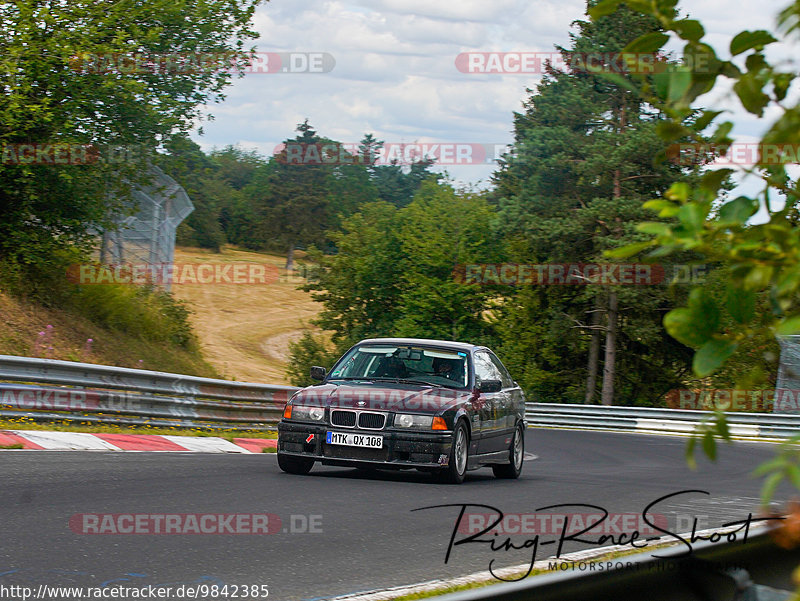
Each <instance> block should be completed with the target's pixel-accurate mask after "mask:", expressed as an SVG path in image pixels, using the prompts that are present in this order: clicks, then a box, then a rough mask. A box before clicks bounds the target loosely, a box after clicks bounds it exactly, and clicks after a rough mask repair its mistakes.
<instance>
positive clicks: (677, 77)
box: [667, 70, 692, 102]
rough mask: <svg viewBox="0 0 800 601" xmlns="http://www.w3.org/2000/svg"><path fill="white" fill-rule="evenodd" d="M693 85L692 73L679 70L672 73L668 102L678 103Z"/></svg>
mask: <svg viewBox="0 0 800 601" xmlns="http://www.w3.org/2000/svg"><path fill="white" fill-rule="evenodd" d="M691 83H692V73H691V72H690V71H684V70H677V71H673V72H672V73H670V78H669V95H668V96H667V100H669V101H670V102H677V101H678V100H680V99H681V98H683V96H684V95H685V94H686V90H688V89H689V86H690V85H691Z"/></svg>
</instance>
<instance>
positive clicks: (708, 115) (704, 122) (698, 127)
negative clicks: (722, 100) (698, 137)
mask: <svg viewBox="0 0 800 601" xmlns="http://www.w3.org/2000/svg"><path fill="white" fill-rule="evenodd" d="M721 114H722V111H703V112H702V114H701V115H700V117H698V118H697V119H696V120H695V122H694V124H693V125H694V130H695V131H703V130H704V129H705V128H706V127H708V126H709V125H710V124H711V122H712V121H713V120H714V119H716V118H717V116H719V115H721Z"/></svg>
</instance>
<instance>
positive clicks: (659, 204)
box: [642, 199, 680, 217]
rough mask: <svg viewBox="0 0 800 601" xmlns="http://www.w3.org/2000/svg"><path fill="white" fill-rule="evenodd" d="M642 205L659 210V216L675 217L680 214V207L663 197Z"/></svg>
mask: <svg viewBox="0 0 800 601" xmlns="http://www.w3.org/2000/svg"><path fill="white" fill-rule="evenodd" d="M642 207H643V208H645V209H650V210H652V211H658V216H659V217H674V216H675V215H677V214H678V210H679V209H680V207H679V206H678V205H676V204H675V203H674V202H670V201H668V200H663V199H659V200H648V201H647V202H646V203H644V204H643V205H642Z"/></svg>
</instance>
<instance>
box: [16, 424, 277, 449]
mask: <svg viewBox="0 0 800 601" xmlns="http://www.w3.org/2000/svg"><path fill="white" fill-rule="evenodd" d="M15 445H22V448H23V449H31V450H39V451H42V450H44V451H183V452H193V453H261V452H262V449H264V448H268V449H269V448H272V449H274V448H276V447H277V445H278V441H277V440H275V439H274V438H234V439H233V442H229V441H227V440H225V439H224V438H217V437H214V436H158V435H155V434H88V433H84V432H45V431H39V430H0V449H2V448H3V447H6V448H8V447H11V446H15Z"/></svg>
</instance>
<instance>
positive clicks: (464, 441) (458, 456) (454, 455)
mask: <svg viewBox="0 0 800 601" xmlns="http://www.w3.org/2000/svg"><path fill="white" fill-rule="evenodd" d="M468 450H469V432H467V426H466V425H465V424H464V422H463V421H460V422H458V425H457V426H456V429H455V432H453V445H452V447H451V448H450V458H449V461H448V463H447V467H446V468H444V469H443V470H441V471H440V472H439V480H440V481H442V482H445V483H447V484H461V483H462V482H463V481H464V476H465V475H466V474H467V452H468Z"/></svg>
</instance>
